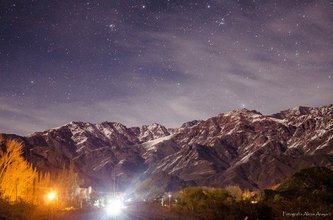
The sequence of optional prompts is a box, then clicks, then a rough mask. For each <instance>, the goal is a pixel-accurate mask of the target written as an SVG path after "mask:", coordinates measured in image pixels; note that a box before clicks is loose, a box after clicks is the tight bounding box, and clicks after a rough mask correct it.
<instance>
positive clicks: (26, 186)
mask: <svg viewBox="0 0 333 220" xmlns="http://www.w3.org/2000/svg"><path fill="white" fill-rule="evenodd" d="M0 145H1V147H0V193H1V196H2V197H3V198H6V199H7V200H9V201H10V202H14V201H18V200H22V201H26V202H31V201H32V200H33V199H34V195H33V193H34V190H32V188H33V185H34V182H35V180H36V178H37V177H38V173H37V171H36V169H34V168H33V167H32V165H31V164H30V163H28V162H27V161H26V160H25V159H24V158H23V155H22V154H23V147H22V144H21V143H20V142H18V141H17V140H13V139H9V140H7V141H5V140H4V138H3V137H2V136H1V137H0Z"/></svg>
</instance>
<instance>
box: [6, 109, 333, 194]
mask: <svg viewBox="0 0 333 220" xmlns="http://www.w3.org/2000/svg"><path fill="white" fill-rule="evenodd" d="M5 136H6V137H8V138H9V137H15V138H19V139H21V140H22V142H23V143H24V145H25V150H26V157H27V158H28V160H30V161H31V162H32V163H33V164H34V165H35V166H36V167H38V168H39V169H40V170H50V169H58V168H61V167H62V166H64V165H65V164H68V163H69V161H74V164H75V167H76V169H77V171H78V172H79V173H80V174H81V176H82V177H83V178H84V179H85V182H86V184H89V185H94V186H96V187H100V188H105V187H110V186H111V185H112V184H113V182H114V181H113V179H114V178H116V180H117V185H118V186H119V187H121V188H122V190H128V189H129V188H131V189H134V188H135V189H140V190H149V188H150V189H151V186H154V185H155V186H157V187H162V188H163V190H167V191H168V190H178V189H180V188H182V187H185V186H189V185H206V186H225V185H230V184H232V185H240V186H241V187H243V188H249V189H255V188H265V187H269V186H271V185H274V184H276V183H279V182H281V181H283V180H285V179H286V178H287V177H288V176H290V175H291V174H293V173H294V172H295V171H297V170H300V169H302V168H307V167H312V166H325V167H328V168H331V169H332V168H333V105H328V106H323V107H319V108H310V107H296V108H292V109H288V110H285V111H282V112H280V113H277V114H274V115H270V116H267V115H262V114H261V113H259V112H257V111H251V110H247V109H240V110H235V111H231V112H228V113H223V114H220V115H218V116H216V117H213V118H209V119H207V120H202V121H192V122H187V123H184V124H183V125H182V126H181V127H180V128H176V129H167V128H165V127H164V126H162V125H159V124H153V125H148V126H147V125H145V126H142V127H132V128H127V127H126V126H124V125H122V124H120V123H115V122H103V123H100V124H92V123H83V122H71V123H69V124H66V125H64V126H62V127H59V128H55V129H51V130H48V131H44V132H36V133H33V134H31V135H29V136H27V137H18V136H11V135H5Z"/></svg>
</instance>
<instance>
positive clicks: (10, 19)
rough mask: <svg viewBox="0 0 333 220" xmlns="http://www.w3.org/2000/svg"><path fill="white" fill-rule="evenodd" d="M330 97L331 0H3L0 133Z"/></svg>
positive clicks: (176, 118) (175, 120) (266, 108)
mask: <svg viewBox="0 0 333 220" xmlns="http://www.w3.org/2000/svg"><path fill="white" fill-rule="evenodd" d="M330 103H333V0H331V1H328V0H327V1H306V0H299V1H296V0H292V1H291V0H276V1H259V0H252V1H249V0H247V1H245V0H242V1H236V0H211V1H203V0H200V1H199V0H198V1H191V0H169V1H168V0H150V1H137V0H114V1H112V0H109V1H70V0H67V1H45V0H40V1H38V0H35V1H28V0H21V1H7V0H1V1H0V133H1V132H4V133H17V134H21V135H26V134H28V133H31V132H34V131H42V130H44V129H48V128H52V127H57V126H61V125H63V124H66V123H68V122H70V121H88V122H94V123H95V122H102V121H117V122H121V123H123V124H125V125H127V126H135V125H142V124H150V123H153V122H157V123H161V124H164V125H166V126H167V127H178V126H180V125H181V124H182V123H183V122H186V121H189V120H193V119H205V118H208V117H211V116H214V115H217V114H218V113H221V112H225V111H230V110H233V109H238V108H248V109H256V110H258V111H260V112H262V113H265V114H270V113H275V112H278V111H280V110H284V109H287V108H290V107H294V106H298V105H303V106H321V105H326V104H330Z"/></svg>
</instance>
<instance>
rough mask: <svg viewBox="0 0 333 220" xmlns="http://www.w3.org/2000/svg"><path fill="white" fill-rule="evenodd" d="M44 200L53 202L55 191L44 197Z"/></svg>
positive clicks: (55, 196) (55, 195)
mask: <svg viewBox="0 0 333 220" xmlns="http://www.w3.org/2000/svg"><path fill="white" fill-rule="evenodd" d="M46 198H47V200H48V201H49V202H53V201H54V200H55V199H56V198H57V193H56V192H55V191H51V192H49V193H48V194H47V195H46Z"/></svg>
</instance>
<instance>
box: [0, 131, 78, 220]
mask: <svg viewBox="0 0 333 220" xmlns="http://www.w3.org/2000/svg"><path fill="white" fill-rule="evenodd" d="M79 184H80V180H79V177H78V174H77V173H76V172H74V166H73V164H72V163H71V164H70V165H69V167H68V168H66V167H63V169H62V170H58V171H54V172H53V173H40V172H38V171H37V170H36V169H35V168H34V167H33V166H32V164H30V163H28V162H27V161H26V160H25V158H24V157H23V146H22V143H20V142H19V141H17V140H13V139H8V140H5V138H4V137H3V136H1V135H0V219H6V218H5V217H4V216H7V218H8V219H22V218H21V217H19V216H17V217H15V215H20V214H19V213H23V214H22V216H32V215H34V214H33V213H32V212H37V211H36V210H37V209H36V207H38V209H39V212H41V211H42V210H43V209H45V208H46V209H47V208H49V207H58V208H61V207H68V206H75V205H78V204H79V196H80V195H78V194H77V192H76V190H77V189H78V187H79ZM51 191H53V192H54V193H55V195H54V198H52V199H49V198H47V194H48V193H49V192H51ZM15 213H16V214H15ZM28 213H29V214H28Z"/></svg>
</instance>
